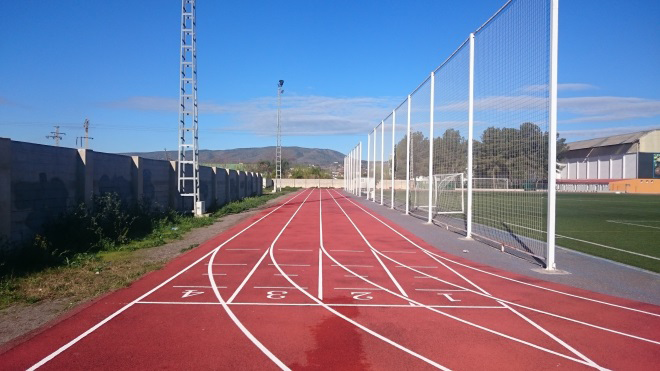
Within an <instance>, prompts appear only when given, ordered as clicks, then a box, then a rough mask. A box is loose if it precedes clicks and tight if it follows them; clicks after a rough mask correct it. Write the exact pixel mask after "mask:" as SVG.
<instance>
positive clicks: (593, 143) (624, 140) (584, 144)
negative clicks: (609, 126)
mask: <svg viewBox="0 0 660 371" xmlns="http://www.w3.org/2000/svg"><path fill="white" fill-rule="evenodd" d="M656 130H660V129H653V130H646V131H638V132H635V133H628V134H619V135H613V136H611V137H604V138H595V139H587V140H579V141H577V142H571V143H566V144H567V145H568V149H569V150H570V151H573V150H577V149H585V148H595V147H606V146H616V145H618V144H628V143H635V142H637V141H639V139H640V138H641V137H643V136H645V135H646V134H648V133H650V132H653V131H656Z"/></svg>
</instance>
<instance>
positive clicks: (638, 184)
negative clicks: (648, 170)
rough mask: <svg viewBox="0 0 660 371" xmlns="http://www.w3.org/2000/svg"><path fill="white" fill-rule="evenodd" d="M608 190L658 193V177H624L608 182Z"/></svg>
mask: <svg viewBox="0 0 660 371" xmlns="http://www.w3.org/2000/svg"><path fill="white" fill-rule="evenodd" d="M610 191H616V192H624V193H652V194H660V179H626V180H618V181H615V182H610Z"/></svg>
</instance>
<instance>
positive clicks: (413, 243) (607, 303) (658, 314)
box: [347, 199, 660, 317]
mask: <svg viewBox="0 0 660 371" xmlns="http://www.w3.org/2000/svg"><path fill="white" fill-rule="evenodd" d="M347 200H348V201H349V202H351V203H352V204H353V205H355V206H356V207H358V208H359V209H361V210H362V211H364V212H365V213H366V214H367V215H369V216H371V217H372V218H374V219H376V220H377V221H379V222H380V223H381V224H383V225H384V226H386V227H387V228H389V229H390V230H392V231H393V232H394V233H396V234H398V235H399V236H401V237H402V238H403V239H405V240H406V241H408V242H409V243H410V244H411V245H413V246H415V247H417V248H418V249H420V250H422V251H424V252H426V253H428V254H431V255H434V256H436V257H438V258H440V259H442V260H444V261H448V262H450V263H453V264H456V265H460V266H462V267H464V268H468V269H471V270H474V271H477V272H480V273H484V274H487V275H490V276H493V277H497V278H501V279H504V280H507V281H511V282H515V283H519V284H521V285H526V286H530V287H534V288H537V289H540V290H545V291H549V292H552V293H555V294H560V295H565V296H569V297H572V298H576V299H582V300H586V301H590V302H593V303H598V304H602V305H607V306H611V307H615V308H619V309H624V310H629V311H633V312H638V313H643V314H648V315H651V316H655V317H660V313H653V312H648V311H644V310H641V309H637V308H630V307H626V306H623V305H618V304H614V303H609V302H606V301H602V300H597V299H592V298H588V297H585V296H579V295H575V294H571V293H568V292H564V291H559V290H555V289H551V288H548V287H543V286H539V285H535V284H533V283H529V282H524V281H520V280H517V279H514V278H510V277H506V276H502V275H499V274H497V273H492V272H488V271H486V270H483V269H480V268H476V267H473V266H470V265H467V264H464V263H461V262H457V261H455V260H452V259H449V258H447V257H444V256H442V255H440V254H437V253H435V252H433V251H429V250H427V249H425V248H423V247H421V246H419V245H418V244H416V243H415V242H413V241H412V240H410V239H409V238H408V237H406V236H404V235H403V234H401V233H400V232H399V231H397V230H396V229H394V228H392V226H390V225H389V224H387V223H385V222H384V221H383V220H381V219H380V218H378V217H377V216H375V215H374V214H372V213H370V212H369V211H367V210H365V209H364V208H363V207H362V206H360V205H358V204H356V203H355V202H353V201H352V200H350V199H347ZM585 242H588V241H585ZM424 274H426V273H424ZM434 278H435V277H434ZM500 300H501V299H500ZM548 314H550V315H552V313H548Z"/></svg>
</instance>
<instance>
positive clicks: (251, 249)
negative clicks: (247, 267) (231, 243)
mask: <svg viewBox="0 0 660 371" xmlns="http://www.w3.org/2000/svg"><path fill="white" fill-rule="evenodd" d="M258 250H260V249H225V251H258Z"/></svg>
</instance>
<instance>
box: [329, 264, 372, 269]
mask: <svg viewBox="0 0 660 371" xmlns="http://www.w3.org/2000/svg"><path fill="white" fill-rule="evenodd" d="M332 266H333V267H341V265H337V264H332ZM346 267H355V268H373V267H374V266H373V265H359V264H348V265H346Z"/></svg>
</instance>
